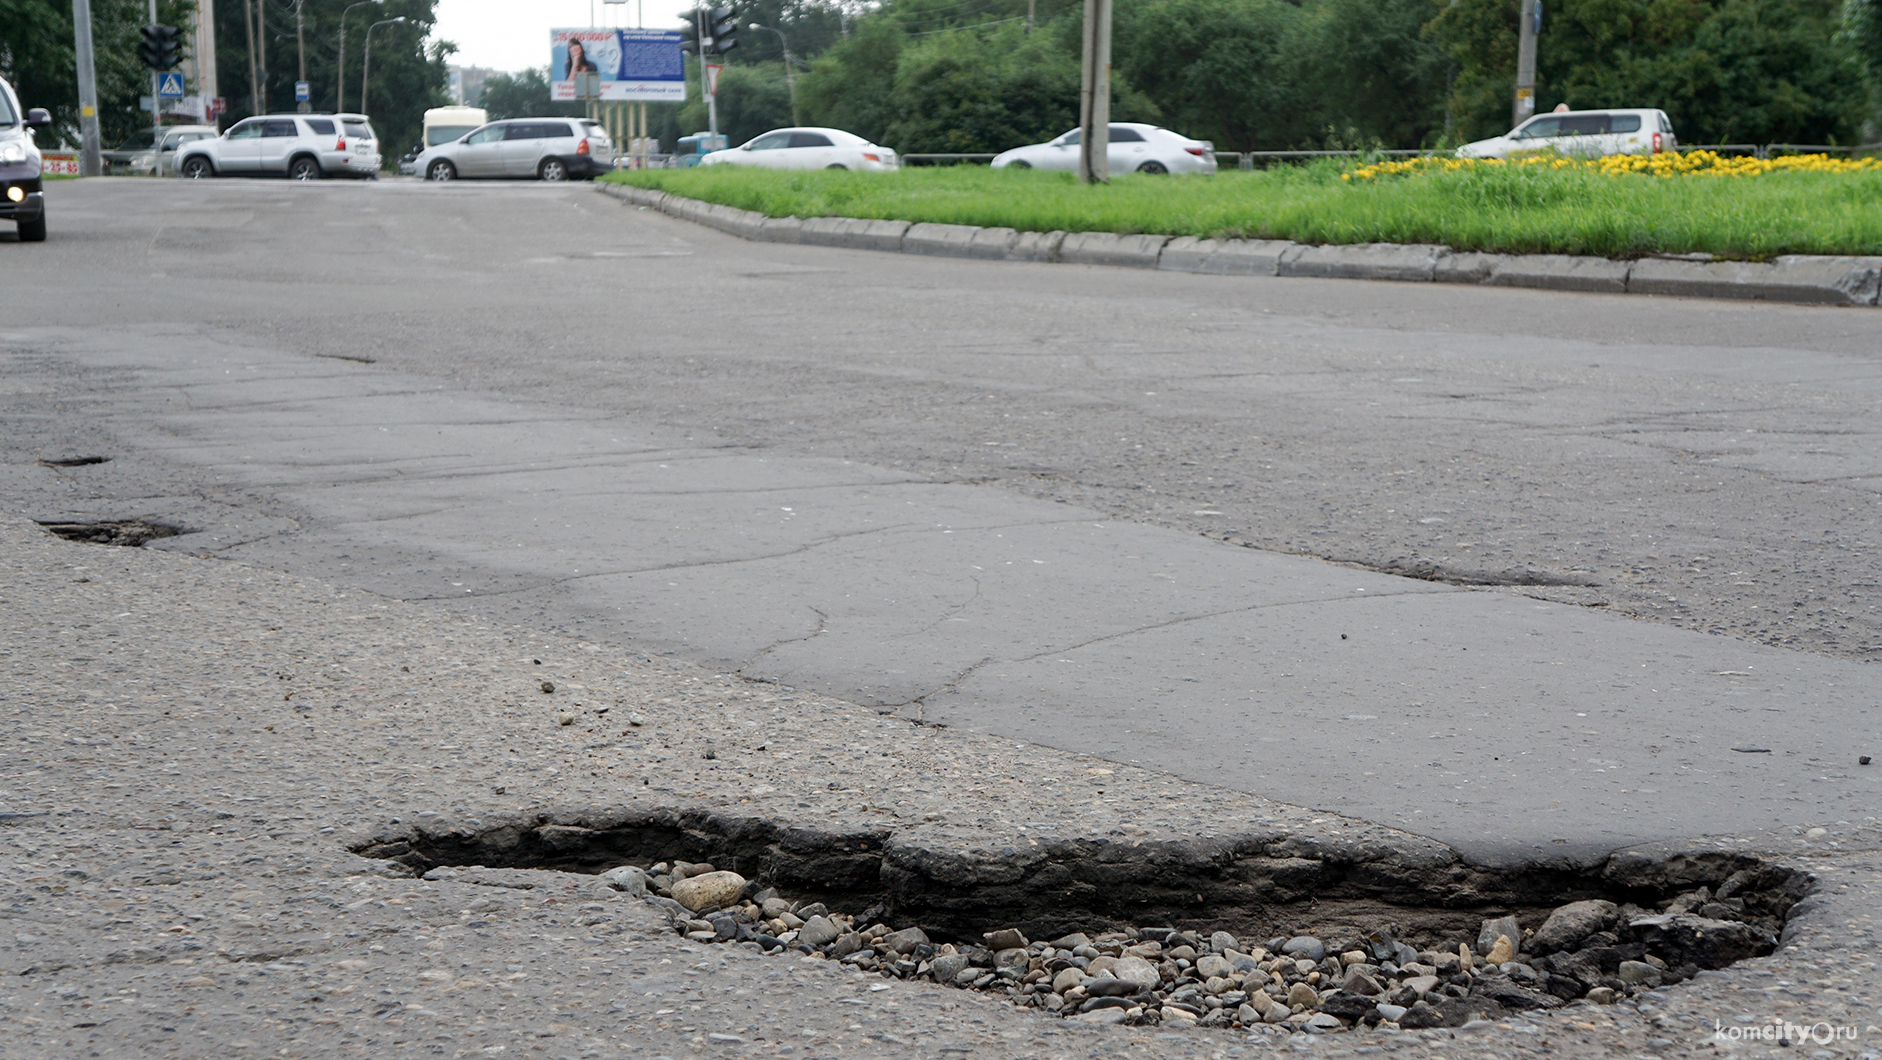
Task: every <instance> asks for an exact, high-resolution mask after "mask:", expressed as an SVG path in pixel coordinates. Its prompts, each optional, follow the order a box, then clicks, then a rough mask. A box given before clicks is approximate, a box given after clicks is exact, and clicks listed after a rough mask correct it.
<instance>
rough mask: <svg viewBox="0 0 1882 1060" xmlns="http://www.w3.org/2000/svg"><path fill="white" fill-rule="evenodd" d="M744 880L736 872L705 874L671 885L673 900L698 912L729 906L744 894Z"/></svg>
mask: <svg viewBox="0 0 1882 1060" xmlns="http://www.w3.org/2000/svg"><path fill="white" fill-rule="evenodd" d="M745 884H746V879H745V877H743V876H740V875H739V874H738V873H736V872H723V871H721V872H706V873H701V874H700V875H698V876H689V877H687V878H686V879H683V880H679V881H677V882H676V883H674V884H673V900H674V901H676V902H678V903H680V904H681V905H683V906H685V907H686V908H688V909H691V910H692V911H694V912H698V911H700V910H701V909H715V908H720V907H723V906H728V905H731V904H732V903H734V902H736V901H738V900H739V896H740V895H743V894H744V893H745Z"/></svg>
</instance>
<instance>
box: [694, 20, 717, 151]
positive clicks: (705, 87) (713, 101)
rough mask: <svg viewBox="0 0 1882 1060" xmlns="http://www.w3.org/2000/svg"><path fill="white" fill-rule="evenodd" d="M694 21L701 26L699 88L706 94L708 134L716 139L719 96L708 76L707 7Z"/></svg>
mask: <svg viewBox="0 0 1882 1060" xmlns="http://www.w3.org/2000/svg"><path fill="white" fill-rule="evenodd" d="M693 23H694V25H696V26H698V27H699V90H700V91H701V92H703V93H705V96H706V134H707V135H708V136H711V137H712V138H713V139H714V140H715V141H716V140H717V139H718V137H719V97H718V96H717V95H716V94H715V93H714V92H713V91H712V82H711V81H710V80H709V79H708V78H707V77H706V9H705V8H703V7H701V8H699V9H697V10H695V11H694V12H693Z"/></svg>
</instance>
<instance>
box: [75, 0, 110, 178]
mask: <svg viewBox="0 0 1882 1060" xmlns="http://www.w3.org/2000/svg"><path fill="white" fill-rule="evenodd" d="M72 46H73V48H74V50H76V51H77V52H78V137H79V161H78V171H79V172H80V173H81V174H83V175H85V176H87V177H95V176H97V175H99V174H100V173H103V172H104V170H105V159H104V155H103V153H102V152H103V151H104V145H103V144H101V143H99V141H98V68H97V65H96V64H95V62H94V61H93V58H92V45H91V0H72Z"/></svg>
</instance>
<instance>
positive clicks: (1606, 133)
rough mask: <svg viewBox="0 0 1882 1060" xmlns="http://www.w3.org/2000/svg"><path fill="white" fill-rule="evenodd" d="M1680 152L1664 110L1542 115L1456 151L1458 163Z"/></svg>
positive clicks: (1560, 111) (1569, 112)
mask: <svg viewBox="0 0 1882 1060" xmlns="http://www.w3.org/2000/svg"><path fill="white" fill-rule="evenodd" d="M1678 148H1679V137H1677V136H1675V135H1673V122H1672V119H1670V118H1668V117H1667V116H1666V112H1665V111H1663V110H1558V111H1556V112H1554V113H1552V114H1538V115H1536V116H1535V117H1533V118H1531V119H1529V120H1528V121H1526V122H1523V123H1522V124H1521V125H1518V126H1517V127H1516V128H1514V129H1511V130H1510V131H1509V132H1506V133H1504V134H1503V135H1502V136H1493V137H1491V138H1490V139H1488V140H1478V141H1477V142H1475V143H1468V144H1465V145H1464V146H1462V147H1460V148H1458V149H1457V157H1459V158H1509V157H1510V156H1512V155H1521V154H1534V153H1536V152H1539V151H1547V150H1551V149H1553V150H1556V151H1560V152H1561V153H1562V154H1565V155H1580V156H1582V157H1586V158H1598V157H1600V156H1602V155H1657V154H1659V153H1661V152H1662V151H1674V150H1678Z"/></svg>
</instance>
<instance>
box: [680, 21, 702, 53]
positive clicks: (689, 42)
mask: <svg viewBox="0 0 1882 1060" xmlns="http://www.w3.org/2000/svg"><path fill="white" fill-rule="evenodd" d="M680 51H682V52H685V53H686V54H687V55H698V54H699V20H698V19H697V18H692V17H688V18H687V20H686V24H685V25H683V26H681V27H680Z"/></svg>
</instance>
